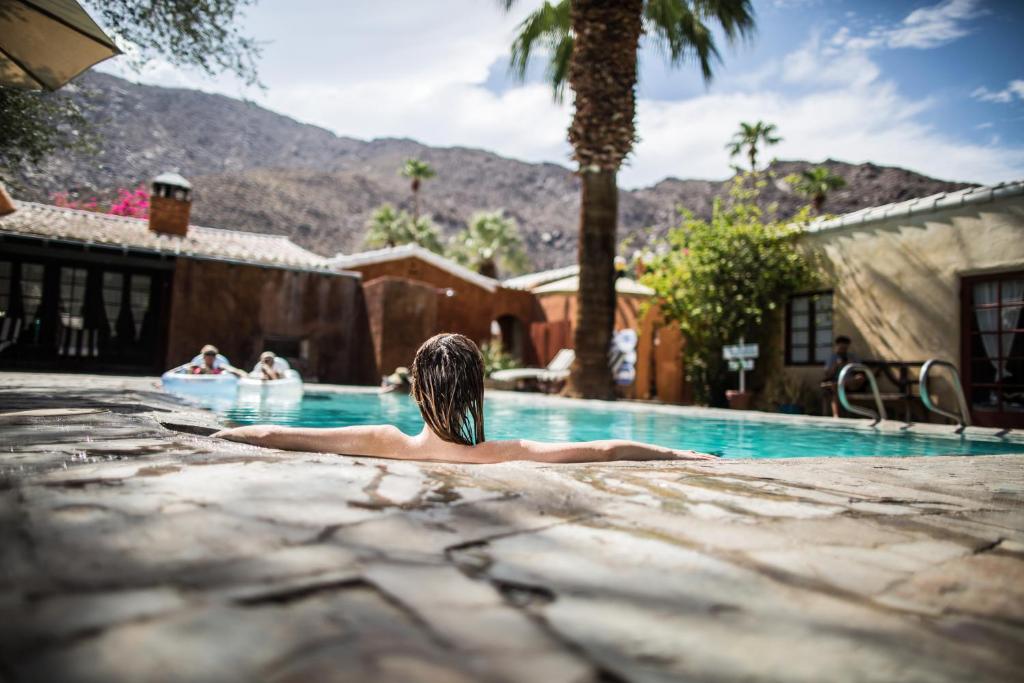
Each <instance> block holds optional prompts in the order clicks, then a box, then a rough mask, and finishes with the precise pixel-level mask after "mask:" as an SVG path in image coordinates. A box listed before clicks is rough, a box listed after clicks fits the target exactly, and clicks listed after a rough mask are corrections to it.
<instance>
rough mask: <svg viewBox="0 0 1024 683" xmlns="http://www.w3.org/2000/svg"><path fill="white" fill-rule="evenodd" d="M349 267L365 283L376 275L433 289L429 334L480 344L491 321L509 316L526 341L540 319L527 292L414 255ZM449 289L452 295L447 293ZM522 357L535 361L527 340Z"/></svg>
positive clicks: (533, 300)
mask: <svg viewBox="0 0 1024 683" xmlns="http://www.w3.org/2000/svg"><path fill="white" fill-rule="evenodd" d="M352 270H355V271H358V272H360V273H362V275H363V282H364V283H365V284H366V285H369V284H370V283H372V282H373V281H375V280H377V279H378V278H404V279H407V280H412V281H416V282H419V283H421V285H423V286H428V287H432V288H434V290H435V292H436V294H437V310H436V318H435V319H434V321H433V323H434V328H433V332H432V333H431V334H434V333H437V332H458V333H459V334H464V335H466V336H467V337H469V338H470V339H473V340H474V341H476V342H477V343H482V342H485V341H487V340H489V339H490V338H491V321H492V320H497V319H498V318H499V317H502V316H505V315H511V316H514V317H516V318H517V319H519V320H520V321H521V324H522V329H523V330H525V332H524V336H525V338H526V340H527V341H528V340H529V335H528V331H529V326H530V323H531V322H533V321H536V320H542V319H543V312H542V311H541V310H540V307H539V306H538V305H537V302H536V300H535V298H534V297H533V295H532V294H530V293H529V292H523V291H519V290H512V289H505V288H504V287H497V288H496V289H495V290H494V291H491V290H488V289H486V288H484V287H481V286H479V285H477V284H475V283H473V282H469V281H468V280H464V279H462V278H461V277H458V276H457V275H453V274H452V273H449V272H448V271H446V270H444V269H442V268H438V267H437V266H435V265H433V264H431V263H427V262H426V261H423V260H421V259H419V258H416V257H413V256H410V257H408V258H403V259H397V260H394V261H387V262H384V263H374V264H367V265H362V266H357V267H355V268H352ZM448 290H451V294H452V296H448ZM428 336H429V335H428ZM421 341H422V340H421ZM523 360H524V362H526V363H532V362H535V360H536V353H535V351H534V350H533V348H532V345H530V344H529V343H527V344H526V348H524V359H523Z"/></svg>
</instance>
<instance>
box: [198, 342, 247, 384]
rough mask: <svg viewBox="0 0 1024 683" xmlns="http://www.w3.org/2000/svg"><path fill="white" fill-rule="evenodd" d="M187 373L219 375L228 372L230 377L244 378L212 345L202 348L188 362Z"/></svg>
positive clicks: (240, 371)
mask: <svg viewBox="0 0 1024 683" xmlns="http://www.w3.org/2000/svg"><path fill="white" fill-rule="evenodd" d="M188 371H189V373H190V374H193V375H219V374H221V373H223V372H229V373H231V374H232V375H237V376H239V377H245V372H243V371H242V370H239V369H238V368H236V367H234V366H232V365H231V363H229V362H228V359H227V358H225V357H224V356H222V355H221V354H220V351H218V350H217V347H216V346H214V345H213V344H207V345H206V346H204V347H203V349H202V351H200V352H199V355H198V356H196V357H195V358H193V359H192V360H191V361H189V367H188Z"/></svg>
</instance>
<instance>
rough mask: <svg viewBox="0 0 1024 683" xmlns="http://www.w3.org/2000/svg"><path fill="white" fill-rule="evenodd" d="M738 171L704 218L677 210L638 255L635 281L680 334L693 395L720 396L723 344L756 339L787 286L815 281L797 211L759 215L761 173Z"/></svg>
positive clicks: (793, 288) (790, 289) (716, 399)
mask: <svg viewBox="0 0 1024 683" xmlns="http://www.w3.org/2000/svg"><path fill="white" fill-rule="evenodd" d="M750 179H751V176H749V175H748V176H745V177H740V178H738V179H737V180H736V181H735V182H734V185H733V188H732V192H731V196H730V199H729V201H727V202H723V201H722V200H721V198H719V199H716V200H715V204H714V207H713V210H712V216H711V219H710V220H703V219H700V218H696V217H694V216H693V214H690V213H688V212H684V214H683V221H682V224H681V225H679V226H678V227H676V228H673V229H672V230H670V231H669V233H668V236H667V239H668V243H669V245H670V247H671V248H670V249H667V250H664V251H662V252H661V253H658V254H652V255H649V256H648V257H646V259H644V261H643V267H644V270H645V274H644V275H642V276H641V278H640V281H641V282H643V283H644V284H646V285H647V286H648V287H651V288H652V289H654V291H655V292H656V293H657V297H658V301H659V302H660V305H661V307H662V311H663V313H664V315H665V317H666V318H667V319H669V320H672V321H675V322H676V323H677V324H678V325H679V327H680V329H681V330H682V332H683V334H684V335H685V337H686V366H687V374H688V379H690V381H691V382H693V384H694V389H695V392H696V394H697V397H698V399H699V400H701V401H703V402H709V401H710V402H711V403H713V404H722V403H723V399H724V391H725V380H726V374H725V373H726V366H725V365H724V364H723V361H722V357H721V356H722V346H724V345H726V344H732V343H735V341H736V340H737V339H738V338H739V337H740V336H741V335H743V336H744V337H745V338H746V339H749V340H751V341H758V338H759V332H760V330H761V326H762V324H763V323H764V321H765V318H766V316H768V315H769V314H770V313H771V312H772V311H774V310H775V309H777V308H778V307H779V306H780V305H781V304H782V303H783V302H784V301H785V300H786V299H787V298H788V296H790V295H791V294H795V293H797V292H799V291H802V290H805V289H807V288H808V287H810V286H812V285H813V284H814V282H815V273H816V272H817V267H816V264H815V262H814V259H813V258H812V257H808V256H807V255H805V254H804V253H803V252H801V251H800V250H799V249H797V245H796V243H795V242H796V238H797V237H798V236H799V234H800V229H799V228H798V227H795V226H797V225H799V224H801V223H803V222H805V218H806V213H807V210H806V209H804V211H803V212H802V215H797V216H796V217H795V218H792V219H788V220H786V221H778V220H774V219H772V220H769V219H766V218H765V216H764V215H763V213H762V210H761V209H760V208H759V207H758V206H757V202H756V199H757V192H758V189H759V187H760V186H761V185H762V184H763V181H757V182H756V184H755V185H754V186H753V187H751V186H749V184H748V183H749V181H750Z"/></svg>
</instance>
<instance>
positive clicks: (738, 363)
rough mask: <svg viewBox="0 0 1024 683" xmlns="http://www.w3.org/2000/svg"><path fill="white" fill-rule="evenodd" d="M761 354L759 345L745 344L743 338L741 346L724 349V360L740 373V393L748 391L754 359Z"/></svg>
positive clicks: (735, 345) (733, 345)
mask: <svg viewBox="0 0 1024 683" xmlns="http://www.w3.org/2000/svg"><path fill="white" fill-rule="evenodd" d="M760 353H761V349H760V347H758V345H757V344H744V343H743V337H740V343H739V344H731V345H729V346H723V347H722V359H723V360H727V361H729V369H730V370H734V371H735V370H738V371H739V373H740V393H743V392H744V391H746V390H747V376H746V373H747V371H748V370H753V369H754V359H755V358H757V357H758V355H759V354H760Z"/></svg>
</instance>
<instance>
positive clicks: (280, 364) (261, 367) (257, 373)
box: [249, 351, 291, 379]
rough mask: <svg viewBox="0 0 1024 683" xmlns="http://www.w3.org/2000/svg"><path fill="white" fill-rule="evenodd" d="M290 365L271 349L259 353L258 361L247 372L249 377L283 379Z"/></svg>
mask: <svg viewBox="0 0 1024 683" xmlns="http://www.w3.org/2000/svg"><path fill="white" fill-rule="evenodd" d="M289 370H291V366H290V365H288V361H286V360H285V359H284V358H281V357H280V356H278V355H276V354H275V353H274V352H273V351H264V352H263V353H261V354H260V361H259V362H258V363H256V367H254V368H253V369H252V372H250V373H249V376H250V377H255V378H256V379H284V378H285V377H286V376H287V374H288V371H289Z"/></svg>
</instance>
